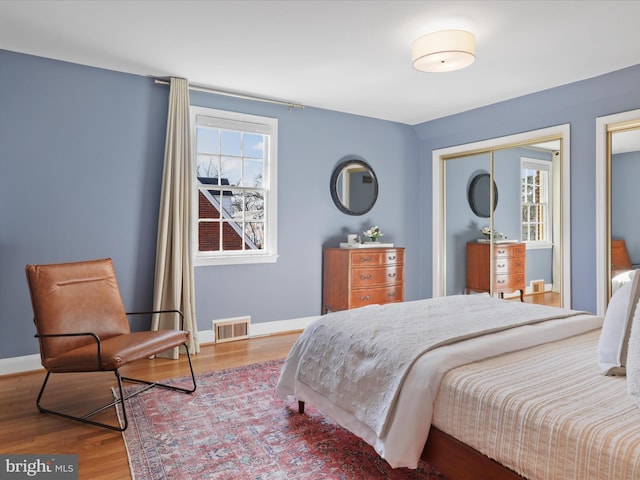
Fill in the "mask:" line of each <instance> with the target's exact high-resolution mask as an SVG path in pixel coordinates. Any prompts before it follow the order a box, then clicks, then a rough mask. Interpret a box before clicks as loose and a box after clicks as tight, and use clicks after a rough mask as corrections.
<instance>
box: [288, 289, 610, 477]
mask: <svg viewBox="0 0 640 480" xmlns="http://www.w3.org/2000/svg"><path fill="white" fill-rule="evenodd" d="M580 315H584V313H583V312H577V311H574V310H568V309H559V308H554V307H548V306H542V305H531V304H522V303H520V302H514V301H505V300H499V299H495V298H493V297H490V296H488V295H461V296H450V297H443V298H436V299H429V300H420V301H414V302H405V303H394V304H389V305H382V306H381V305H375V306H368V307H364V308H360V309H355V310H349V311H345V312H335V313H332V314H329V315H325V316H323V317H319V319H318V320H316V321H315V322H314V323H313V324H311V325H310V326H309V327H307V329H306V330H305V331H304V332H303V334H302V335H301V336H300V338H299V340H298V341H297V342H296V345H294V347H293V348H292V351H291V353H290V355H289V357H288V358H287V361H286V362H285V365H284V367H283V371H282V375H281V378H280V380H279V383H278V387H277V394H278V396H280V397H281V398H285V397H287V396H288V395H294V396H296V397H297V398H298V399H299V400H303V401H308V402H309V403H311V404H312V405H314V406H316V407H318V408H320V409H321V410H323V411H325V413H328V414H329V415H331V416H332V417H333V418H334V419H336V421H338V423H340V424H341V425H343V426H344V427H346V428H348V429H350V430H351V431H353V432H354V433H356V434H357V435H359V436H361V437H362V438H364V439H365V441H367V442H368V443H370V444H372V445H373V446H374V448H376V450H377V451H378V453H380V455H381V456H382V457H383V458H385V459H387V460H388V461H389V463H390V464H391V465H392V466H394V467H399V466H408V467H413V468H415V466H416V465H417V462H418V458H419V455H420V452H421V445H424V441H425V440H426V437H427V434H428V429H429V424H430V415H431V406H432V403H433V398H434V397H435V394H436V393H437V386H438V384H439V379H440V377H441V375H442V374H443V373H444V372H446V369H447V368H451V367H453V366H457V365H460V364H462V363H465V362H468V361H474V360H476V359H478V358H483V355H488V356H491V355H494V354H500V353H503V352H505V351H510V350H511V349H513V348H518V346H517V345H521V344H523V343H522V342H521V341H515V342H514V341H509V340H507V341H506V342H502V344H500V345H498V346H496V347H495V348H493V347H492V348H491V349H489V350H487V351H482V352H480V353H478V352H474V353H473V354H471V355H470V356H467V355H466V354H464V353H463V354H462V355H458V359H456V360H454V361H450V362H449V365H448V366H445V367H443V365H441V364H440V363H437V362H436V363H434V364H433V365H431V364H430V365H428V366H427V369H429V373H427V374H420V375H418V376H417V377H416V374H414V375H413V376H412V378H413V377H416V378H418V377H419V378H420V379H425V378H428V379H429V380H428V382H432V381H433V382H437V383H436V384H435V385H427V386H420V387H419V389H420V391H419V394H421V395H422V394H424V393H425V391H428V394H429V395H428V396H427V397H431V398H419V399H418V400H416V399H415V398H409V399H408V400H407V398H405V399H404V400H403V405H402V407H398V408H396V403H397V402H398V399H399V395H400V392H401V390H402V387H403V384H404V383H405V379H406V378H407V376H408V374H409V372H410V371H411V368H412V366H413V365H414V364H415V363H416V362H418V361H419V360H420V363H421V365H422V364H424V363H425V361H424V360H421V359H422V358H425V359H426V358H428V357H430V355H425V354H428V353H430V352H433V351H434V350H436V351H439V349H438V347H442V346H446V345H452V344H456V343H457V342H462V343H465V342H464V340H469V339H474V338H477V337H481V336H486V335H489V334H495V333H497V332H507V331H510V330H513V329H517V327H523V326H527V325H529V326H535V325H537V324H543V323H545V322H549V321H550V320H553V319H571V318H572V317H578V316H580ZM597 326H598V325H595V326H594V324H591V326H589V327H586V328H591V329H592V328H596V327H597ZM525 328H527V327H525ZM529 328H532V327H529ZM572 328H573V327H572ZM581 328H582V327H576V329H577V330H580V329H581ZM547 330H549V331H550V330H551V329H547ZM570 330H571V329H570ZM571 331H573V330H571ZM570 334H574V333H567V332H565V333H563V335H570ZM545 335H546V336H544V338H555V337H554V335H555V334H553V333H552V334H549V335H547V334H545ZM528 341H529V340H528V339H527V340H526V341H525V343H526V342H528ZM546 341H548V340H546ZM525 346H529V344H527V345H525ZM520 348H523V347H520ZM421 368H422V367H421ZM411 382H412V384H413V383H414V382H415V380H411ZM405 397H406V396H405ZM413 397H415V395H413ZM408 404H413V405H416V404H419V405H418V406H417V407H416V408H418V409H422V410H421V411H420V412H411V411H407V410H409V409H407V408H405V406H406V405H408ZM424 404H427V405H424ZM411 408H413V407H411ZM396 410H398V411H399V410H403V412H402V415H404V416H405V417H408V418H409V419H410V422H412V423H413V424H415V423H416V420H417V421H418V422H419V423H420V422H421V421H422V419H424V418H425V417H426V420H427V421H426V422H425V423H426V425H421V426H420V427H419V428H416V434H415V435H413V432H409V431H407V428H406V426H407V423H408V422H406V421H404V423H402V422H401V423H402V425H404V427H403V428H404V432H399V431H398V429H396V431H395V432H394V431H389V430H390V425H391V422H392V421H394V418H396V417H397V416H398V415H397V412H396ZM398 433H401V434H400V435H399V434H398ZM399 436H404V437H409V439H410V441H413V440H414V439H417V440H418V442H420V441H422V443H421V445H420V444H419V445H418V446H417V447H416V446H415V445H413V446H412V449H410V451H408V450H407V448H405V447H406V445H402V444H400V443H399V442H398V437H399ZM390 444H391V446H390Z"/></svg>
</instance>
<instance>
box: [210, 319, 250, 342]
mask: <svg viewBox="0 0 640 480" xmlns="http://www.w3.org/2000/svg"><path fill="white" fill-rule="evenodd" d="M250 323H251V317H236V318H228V319H226V320H214V321H213V331H214V332H215V336H216V339H215V342H216V343H222V342H233V341H234V340H242V339H245V338H249V324H250Z"/></svg>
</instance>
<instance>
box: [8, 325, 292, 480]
mask: <svg viewBox="0 0 640 480" xmlns="http://www.w3.org/2000/svg"><path fill="white" fill-rule="evenodd" d="M298 336H299V333H292V334H284V335H273V336H267V337H260V338H253V339H250V340H240V341H237V342H229V343H222V344H218V345H204V346H202V347H201V349H200V353H199V354H197V355H194V356H193V367H194V370H195V372H196V374H198V373H202V372H206V371H210V370H220V369H225V368H231V367H235V366H240V365H248V364H251V363H258V362H266V361H268V360H275V359H279V358H285V357H286V356H287V354H288V353H289V350H290V348H291V346H292V345H293V343H294V341H295V340H296V338H298ZM183 357H184V355H182V356H181V358H180V360H178V361H174V360H167V359H160V358H156V359H153V360H141V361H139V362H137V363H136V364H134V365H131V366H128V367H125V368H123V369H122V370H121V373H122V375H123V376H131V377H134V378H135V377H137V378H145V379H150V380H161V379H165V378H171V377H179V376H183V375H188V374H189V366H188V364H187V360H186V357H184V358H183ZM44 375H45V374H44V371H41V372H33V373H22V374H16V375H6V376H0V453H24V454H27V453H31V454H44V453H52V454H62V453H74V454H77V455H78V473H79V478H80V479H89V478H90V479H108V480H111V479H131V474H130V471H129V463H128V461H127V454H126V451H125V447H124V442H123V440H122V434H121V433H120V432H115V431H109V430H106V429H104V428H98V427H93V426H90V425H85V424H82V423H79V422H74V421H70V420H66V419H63V418H60V417H56V416H53V415H47V414H42V413H39V412H38V409H37V408H36V403H35V402H36V398H37V396H38V392H39V390H40V387H41V385H42V381H43V380H44ZM61 380H64V381H61ZM115 385H116V382H115V378H114V375H113V374H112V373H98V374H84V373H78V374H58V375H57V376H56V375H52V376H51V379H50V380H49V386H47V391H46V392H45V396H44V398H43V399H42V405H43V406H46V407H50V408H52V409H54V410H55V409H56V405H57V404H56V398H57V397H59V398H64V399H65V400H66V401H67V402H68V403H70V404H71V405H72V407H73V409H74V410H75V411H76V413H78V414H82V413H86V412H88V411H91V410H93V408H94V407H95V406H96V405H99V403H96V402H104V403H108V402H110V401H111V400H112V397H111V393H110V388H111V387H112V386H115ZM92 402H93V403H92ZM60 405H62V404H60ZM96 419H99V420H100V421H105V422H113V423H114V424H115V423H116V422H117V420H116V416H115V413H114V411H113V408H111V409H109V411H108V412H105V413H101V414H100V416H99V417H96Z"/></svg>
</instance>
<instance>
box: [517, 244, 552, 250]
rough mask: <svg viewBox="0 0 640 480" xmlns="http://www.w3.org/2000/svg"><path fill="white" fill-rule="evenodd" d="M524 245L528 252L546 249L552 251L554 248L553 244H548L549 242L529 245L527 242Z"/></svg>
mask: <svg viewBox="0 0 640 480" xmlns="http://www.w3.org/2000/svg"><path fill="white" fill-rule="evenodd" d="M524 244H525V245H526V246H527V250H544V249H552V248H553V243H548V242H544V243H527V242H524Z"/></svg>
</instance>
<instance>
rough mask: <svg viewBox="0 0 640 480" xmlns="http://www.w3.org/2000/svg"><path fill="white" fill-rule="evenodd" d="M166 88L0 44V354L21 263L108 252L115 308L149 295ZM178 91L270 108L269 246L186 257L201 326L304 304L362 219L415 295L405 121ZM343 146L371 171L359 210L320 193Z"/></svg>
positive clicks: (28, 350) (410, 146) (23, 320)
mask: <svg viewBox="0 0 640 480" xmlns="http://www.w3.org/2000/svg"><path fill="white" fill-rule="evenodd" d="M168 93H169V90H168V88H167V87H166V86H160V85H155V84H154V82H153V80H151V79H150V78H146V77H141V76H136V75H128V74H123V73H117V72H112V71H108V70H102V69H97V68H91V67H85V66H80V65H75V64H70V63H65V62H59V61H55V60H49V59H44V58H40V57H34V56H29V55H22V54H17V53H12V52H8V51H3V50H0V259H1V260H2V269H0V358H9V357H15V356H21V355H28V354H33V353H37V351H38V350H37V343H36V341H35V339H34V338H33V334H34V333H35V329H34V327H33V322H32V313H31V305H30V301H29V295H28V289H27V285H26V280H25V275H24V267H25V265H26V264H27V263H52V262H63V261H75V260H83V259H88V258H102V257H112V258H113V260H114V263H115V267H116V273H117V275H118V280H119V283H120V289H121V292H122V296H123V300H124V303H125V307H126V308H127V309H128V310H134V309H135V310H144V309H149V308H150V307H151V304H152V297H153V293H152V292H153V274H154V269H155V249H156V232H157V218H158V206H159V199H160V189H161V179H162V164H163V155H164V141H165V140H164V137H165V130H166V115H167V104H168V102H167V97H168ZM191 101H192V104H194V105H201V106H208V107H213V108H219V109H226V110H233V111H240V112H246V113H251V114H257V115H266V116H271V117H277V118H278V119H279V159H278V162H279V163H278V185H279V198H278V234H279V237H278V241H279V254H280V258H279V260H278V262H277V263H276V264H267V265H243V266H220V267H218V266H216V267H197V268H196V272H195V278H196V315H197V319H198V326H199V328H200V329H201V330H205V329H206V330H208V329H210V328H211V320H213V319H218V318H224V317H232V316H239V315H251V316H252V321H253V322H256V323H260V322H266V321H272V320H286V319H291V318H296V317H304V316H310V315H318V314H319V313H320V306H321V264H322V247H323V245H331V246H335V245H337V244H338V242H339V241H340V240H344V239H345V237H346V233H347V231H354V232H360V231H362V230H364V229H365V227H368V226H370V225H373V224H377V225H379V226H380V227H381V228H382V230H383V231H384V233H385V240H388V241H391V242H394V243H396V244H397V245H401V246H405V247H406V248H407V272H406V297H407V299H416V298H418V292H419V288H418V285H419V281H418V278H419V263H418V261H417V258H418V255H419V251H418V250H419V248H418V245H419V236H418V224H417V216H416V211H415V208H416V205H415V202H414V200H413V198H414V197H415V195H416V192H417V191H418V181H419V178H418V177H417V175H415V172H416V171H418V168H419V166H418V158H419V155H418V151H419V145H418V140H417V136H416V134H415V132H414V131H413V129H412V127H410V126H407V125H402V124H398V123H392V122H386V121H381V120H376V119H371V118H366V117H360V116H354V115H347V114H342V113H337V112H331V111H326V110H320V109H314V108H305V109H304V110H295V109H294V110H292V111H291V112H290V111H289V110H288V109H287V108H286V107H280V106H276V105H270V104H265V103H259V102H253V101H247V100H240V99H233V98H230V97H222V96H216V95H211V94H205V93H200V92H194V93H192V97H191ZM351 154H353V155H359V156H361V157H363V158H364V159H366V160H367V161H368V162H369V164H370V165H371V166H372V168H373V169H374V170H375V172H376V174H377V176H378V180H379V183H380V194H379V197H378V202H377V204H376V206H375V207H374V208H373V209H372V210H371V211H370V212H369V213H368V214H367V215H364V216H362V217H350V216H347V215H344V214H343V213H341V212H340V211H338V209H337V208H336V207H335V206H334V205H333V203H332V201H331V196H330V192H329V179H330V177H331V172H332V170H333V168H334V166H335V165H336V164H337V163H338V162H339V160H340V159H341V158H342V157H344V156H346V155H351ZM423 248H424V247H423ZM139 327H142V325H141V326H139Z"/></svg>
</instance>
